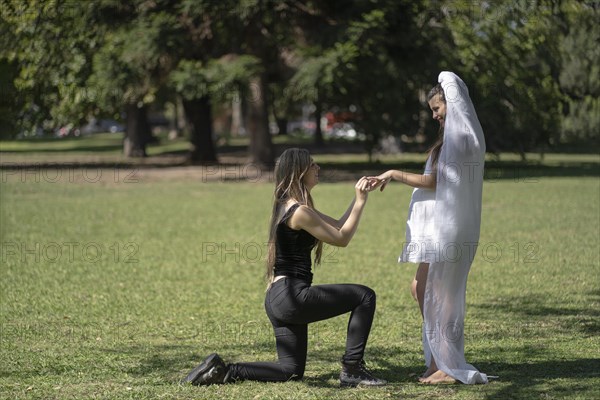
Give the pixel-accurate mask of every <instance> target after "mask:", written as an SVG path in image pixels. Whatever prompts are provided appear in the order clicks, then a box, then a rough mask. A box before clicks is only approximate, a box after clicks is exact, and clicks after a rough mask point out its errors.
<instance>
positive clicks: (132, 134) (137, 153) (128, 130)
mask: <svg viewBox="0 0 600 400" xmlns="http://www.w3.org/2000/svg"><path fill="white" fill-rule="evenodd" d="M125 109H126V112H127V121H126V126H125V140H124V141H123V153H124V154H125V156H126V157H146V155H147V154H146V144H148V141H149V140H150V125H149V124H148V115H147V107H146V106H145V105H144V106H142V107H138V106H137V104H128V105H127V106H126V107H125Z"/></svg>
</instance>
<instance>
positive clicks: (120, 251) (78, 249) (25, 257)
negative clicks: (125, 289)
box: [0, 242, 139, 263]
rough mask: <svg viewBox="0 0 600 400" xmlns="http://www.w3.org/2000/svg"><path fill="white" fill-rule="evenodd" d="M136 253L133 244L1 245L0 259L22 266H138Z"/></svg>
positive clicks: (17, 243)
mask: <svg viewBox="0 0 600 400" xmlns="http://www.w3.org/2000/svg"><path fill="white" fill-rule="evenodd" d="M138 252H139V245H138V244H137V243H135V242H127V243H120V242H112V243H108V244H105V243H98V242H62V243H58V242H34V243H26V242H2V245H1V251H0V256H1V259H2V261H3V262H10V261H15V262H21V263H31V262H35V263H40V262H48V263H74V262H86V263H97V262H99V261H101V260H103V259H107V261H112V262H114V263H138V262H139V259H138V258H137V255H138Z"/></svg>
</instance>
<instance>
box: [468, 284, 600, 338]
mask: <svg viewBox="0 0 600 400" xmlns="http://www.w3.org/2000/svg"><path fill="white" fill-rule="evenodd" d="M587 295H588V296H589V297H590V299H589V303H590V304H593V303H594V302H597V301H598V299H599V298H600V290H596V291H591V292H588V293H587ZM586 303H587V302H586ZM471 307H474V308H480V309H483V310H486V312H488V313H490V312H498V311H500V312H502V313H506V314H509V315H521V316H523V317H555V318H556V320H557V322H558V324H559V325H560V326H561V328H562V329H564V330H565V331H573V330H574V329H575V330H578V331H579V332H581V333H583V334H585V335H587V336H597V335H599V334H600V310H598V309H597V308H594V307H586V306H581V305H580V306H573V305H570V304H568V303H566V304H564V305H561V306H553V305H548V298H547V297H545V296H543V295H541V294H527V295H523V296H510V297H504V298H503V299H502V300H501V301H500V300H496V301H492V302H488V303H479V304H473V305H472V306H471Z"/></svg>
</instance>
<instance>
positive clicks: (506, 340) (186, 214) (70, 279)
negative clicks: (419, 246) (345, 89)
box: [0, 148, 600, 400]
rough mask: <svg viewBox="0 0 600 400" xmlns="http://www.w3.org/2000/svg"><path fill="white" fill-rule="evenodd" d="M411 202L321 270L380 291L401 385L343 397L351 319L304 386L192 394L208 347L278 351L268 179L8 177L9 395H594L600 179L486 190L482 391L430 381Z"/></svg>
mask: <svg viewBox="0 0 600 400" xmlns="http://www.w3.org/2000/svg"><path fill="white" fill-rule="evenodd" d="M4 150H5V151H6V148H4ZM596 159H597V158H596ZM565 160H566V161H564V162H567V161H569V160H570V158H569V157H568V156H565ZM318 161H319V160H318ZM323 161H324V163H325V164H326V163H327V162H334V161H335V160H334V159H333V158H332V159H324V160H323ZM551 161H552V160H551ZM588 161H589V160H588ZM593 161H594V159H591V161H590V162H593ZM556 162H557V163H560V162H563V161H562V160H558V161H556ZM596 171H597V164H596ZM4 178H6V179H4ZM410 193H411V190H410V189H408V188H407V187H403V186H401V185H399V184H396V185H392V186H390V187H389V188H388V189H386V191H385V192H384V193H379V192H376V193H372V194H371V195H370V199H369V204H368V205H367V209H366V210H365V213H364V216H363V220H362V222H361V226H360V227H359V230H358V232H357V234H356V236H355V238H354V240H353V242H352V243H351V244H350V245H349V246H348V247H347V248H344V249H336V248H332V247H327V248H326V249H325V252H324V257H323V264H322V265H321V266H319V267H317V269H316V271H315V283H316V284H318V283H333V282H336V283H341V282H355V283H362V284H366V285H368V286H371V287H372V288H373V289H374V290H375V291H376V292H377V295H378V305H377V313H376V317H375V321H374V325H373V330H372V333H371V337H370V340H369V345H368V347H367V354H366V360H367V363H368V365H369V366H370V367H372V368H373V369H374V370H375V371H376V372H377V373H378V375H380V376H381V377H383V378H385V379H387V380H388V381H390V382H391V383H390V385H389V386H387V387H385V388H380V389H373V390H366V389H339V388H338V375H339V363H338V360H339V358H340V356H341V354H342V352H343V349H344V342H345V327H346V323H347V317H346V316H343V317H338V318H335V319H332V320H328V321H324V322H319V323H315V324H312V325H311V327H310V328H309V354H308V364H307V368H306V374H305V379H304V381H302V382H290V383H285V384H265V383H256V382H243V383H239V384H235V385H226V386H210V387H187V386H180V385H178V384H177V382H178V380H179V379H180V378H182V377H183V376H184V375H185V374H186V373H187V372H188V371H189V370H190V369H191V368H193V367H194V366H195V365H196V364H197V363H198V362H199V361H200V360H201V359H202V358H203V357H205V356H206V355H208V354H209V353H211V352H214V351H217V352H219V354H221V356H222V357H223V358H224V359H225V361H258V360H261V361H267V360H274V359H275V357H276V355H275V345H274V338H273V333H272V328H271V326H270V324H269V322H268V319H267V317H266V314H265V311H264V309H263V299H264V288H265V287H264V283H263V281H262V275H263V272H264V256H265V251H266V245H265V242H266V234H267V225H268V218H269V212H270V207H271V195H272V182H260V183H252V182H246V183H239V182H238V183H226V182H219V181H216V182H203V181H199V180H189V179H186V178H185V177H177V178H175V179H165V180H159V181H152V180H144V179H140V180H137V181H136V182H126V181H124V180H118V179H117V180H115V179H112V175H111V177H110V178H109V177H108V176H107V175H103V177H101V178H100V179H98V180H95V181H93V182H92V181H90V180H87V181H85V180H84V181H82V180H74V181H70V180H68V179H63V180H58V181H56V182H52V181H51V180H50V181H49V180H47V179H46V180H44V179H42V180H40V181H38V182H36V181H35V179H32V178H31V176H29V177H27V176H26V177H25V179H22V178H18V176H15V175H11V176H9V177H7V176H5V175H3V179H2V182H0V202H1V208H0V211H1V214H0V217H1V220H0V229H1V238H0V239H1V240H0V243H1V246H2V247H1V267H0V268H1V269H0V300H1V303H0V304H1V308H0V329H1V331H0V333H1V334H0V398H6V399H12V398H15V399H21V398H27V399H29V398H31V399H82V398H98V399H100V398H102V399H131V398H163V399H223V398H227V399H263V398H264V399H275V398H279V399H325V398H327V399H344V400H345V399H353V398H357V399H358V398H369V399H379V398H381V399H389V398H416V399H430V398H449V399H490V398H493V399H510V398H514V399H539V398H543V399H562V398H574V399H590V398H597V396H598V388H599V387H600V373H599V371H600V351H599V350H600V336H599V333H600V323H599V322H598V321H600V319H599V317H600V284H599V283H600V279H599V278H600V277H599V274H600V244H599V232H600V181H599V180H598V176H597V175H596V176H578V177H569V176H553V177H546V176H540V177H535V178H528V179H490V180H488V181H486V183H485V186H484V199H483V207H484V209H483V223H482V235H481V242H480V247H479V251H478V255H477V257H476V260H475V262H474V265H473V267H472V270H471V274H470V277H469V283H468V292H467V319H466V327H465V334H466V355H467V360H468V361H469V362H471V363H473V364H474V365H475V366H476V367H478V368H479V369H480V370H482V371H483V372H486V373H488V374H490V375H498V376H499V379H496V380H493V381H492V382H491V383H490V384H488V385H477V386H466V385H449V386H438V387H430V386H423V385H420V384H418V382H417V375H418V374H420V373H421V372H423V370H424V366H423V361H422V353H421V341H420V338H421V332H420V328H421V321H420V315H419V312H418V307H417V305H416V304H415V302H414V301H413V300H412V298H411V296H410V293H409V284H410V281H411V279H412V276H413V274H414V270H415V266H414V265H411V264H397V263H396V259H397V257H398V254H399V252H400V244H401V242H402V241H403V239H404V224H405V218H406V213H407V207H408V202H409V199H410ZM313 194H314V197H315V200H316V203H317V206H318V208H320V209H321V210H322V211H324V212H327V213H331V214H334V215H339V214H341V213H342V212H343V211H344V210H345V208H346V206H347V204H348V203H349V202H350V200H351V198H352V196H353V185H352V183H350V182H339V183H323V184H321V185H319V186H317V187H316V188H315V190H314V192H313Z"/></svg>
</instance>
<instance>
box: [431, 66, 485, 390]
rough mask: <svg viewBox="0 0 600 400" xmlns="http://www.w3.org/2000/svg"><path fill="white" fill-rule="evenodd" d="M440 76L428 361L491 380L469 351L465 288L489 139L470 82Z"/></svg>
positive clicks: (462, 377)
mask: <svg viewBox="0 0 600 400" xmlns="http://www.w3.org/2000/svg"><path fill="white" fill-rule="evenodd" d="M438 81H439V82H440V83H441V85H442V88H443V89H444V96H445V98H446V117H445V119H444V143H443V145H442V148H441V152H440V156H439V159H438V166H437V184H436V194H435V209H434V216H433V222H434V243H435V245H436V251H435V254H433V253H430V255H429V256H428V257H427V258H429V259H428V260H426V261H427V262H429V263H430V265H429V273H428V275H427V285H426V288H425V298H424V306H423V318H424V326H423V348H424V352H425V361H426V364H427V366H429V365H430V363H431V358H432V356H433V358H434V359H435V361H436V364H437V366H438V368H439V369H440V370H442V371H444V372H446V373H447V374H448V375H450V376H451V377H453V378H455V379H457V380H459V381H461V382H463V383H467V384H472V383H487V376H486V375H485V374H483V373H480V372H479V371H478V370H477V369H476V368H475V367H473V366H472V365H470V364H468V363H467V362H466V360H465V356H464V316H465V294H466V284H467V275H468V274H469V269H470V268H471V263H472V262H473V258H474V257H475V252H476V249H477V244H478V242H479V231H480V224H481V194H482V186H483V166H484V157H485V139H484V136H483V129H482V128H481V124H480V123H479V120H478V118H477V114H476V113H475V108H474V107H473V103H472V102H471V99H470V97H469V91H468V89H467V86H466V85H465V83H464V82H463V81H462V80H461V79H460V78H459V77H458V76H457V75H456V74H454V73H452V72H447V71H443V72H441V73H440V75H439V77H438Z"/></svg>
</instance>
